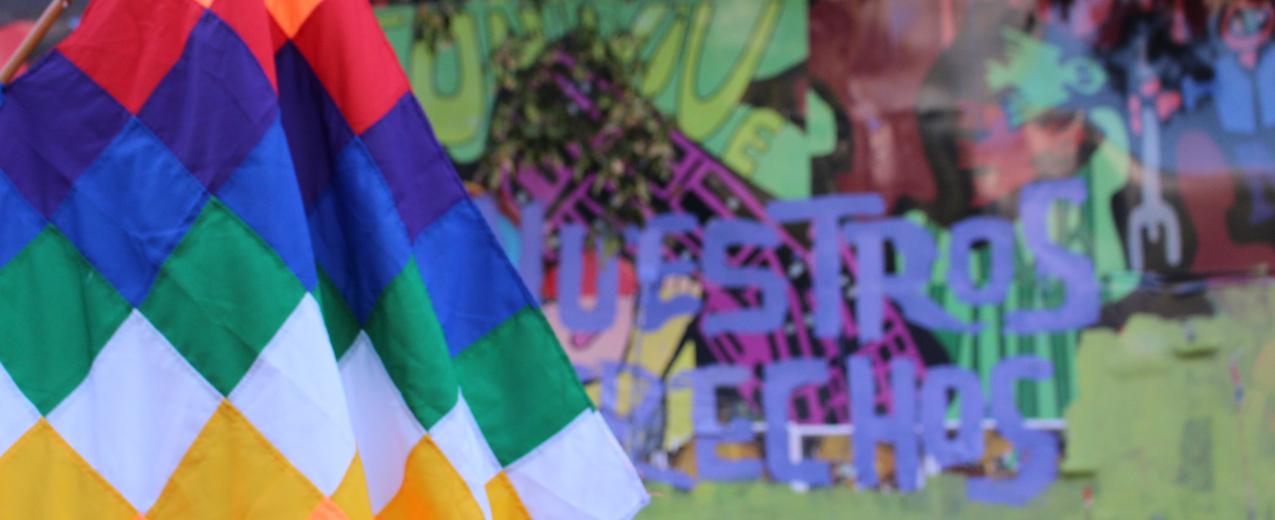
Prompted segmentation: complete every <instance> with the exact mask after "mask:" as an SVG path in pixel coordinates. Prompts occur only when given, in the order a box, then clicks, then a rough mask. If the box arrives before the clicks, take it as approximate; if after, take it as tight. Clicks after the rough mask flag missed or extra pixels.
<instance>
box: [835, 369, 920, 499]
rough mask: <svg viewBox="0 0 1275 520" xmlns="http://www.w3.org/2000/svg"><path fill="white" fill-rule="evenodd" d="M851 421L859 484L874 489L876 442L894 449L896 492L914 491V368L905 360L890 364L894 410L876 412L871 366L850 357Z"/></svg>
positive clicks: (916, 465)
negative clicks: (897, 489) (879, 413)
mask: <svg viewBox="0 0 1275 520" xmlns="http://www.w3.org/2000/svg"><path fill="white" fill-rule="evenodd" d="M847 364H848V365H849V366H848V367H847V371H848V372H849V376H850V420H851V421H852V423H853V425H854V434H853V435H852V436H851V438H852V439H851V440H852V443H853V444H854V471H855V475H856V477H857V478H858V481H859V485H860V486H863V487H866V488H875V487H877V486H878V485H880V482H879V480H878V477H877V468H876V460H877V443H888V444H891V445H893V446H894V466H895V468H896V469H895V475H898V477H897V478H898V482H897V484H898V487H899V490H901V491H904V492H909V491H916V489H917V469H918V468H919V467H920V460H921V446H920V439H918V438H917V435H916V367H914V366H913V365H912V362H911V361H909V360H906V359H895V360H893V361H891V362H890V392H891V396H892V397H893V400H892V401H893V402H894V410H892V411H891V413H888V414H884V415H878V414H877V413H876V409H875V408H876V391H875V390H876V389H875V386H876V385H874V384H873V377H872V366H871V362H870V361H868V358H866V357H864V356H850V360H849V362H848V363H847Z"/></svg>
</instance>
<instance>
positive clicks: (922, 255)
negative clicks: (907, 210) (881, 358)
mask: <svg viewBox="0 0 1275 520" xmlns="http://www.w3.org/2000/svg"><path fill="white" fill-rule="evenodd" d="M842 232H843V233H845V234H846V236H847V237H848V239H849V240H850V243H851V244H852V245H853V246H854V248H855V250H856V252H857V253H858V256H857V257H856V259H857V260H858V262H859V265H858V268H859V269H858V273H857V274H858V277H857V278H856V280H855V284H856V286H857V288H858V301H857V302H856V305H855V319H856V320H857V322H858V325H859V338H860V339H861V340H863V341H875V340H878V339H881V337H882V335H883V334H884V331H883V323H884V319H885V318H884V316H885V313H884V308H883V307H884V305H885V298H886V297H890V298H892V299H893V300H894V301H895V302H898V304H899V306H900V307H901V308H902V309H903V313H904V314H905V315H906V316H907V318H908V319H909V320H910V321H912V322H915V323H917V324H919V325H921V326H924V327H926V328H930V329H940V330H950V331H959V332H976V331H977V330H978V328H979V327H978V325H969V324H966V323H964V322H962V321H961V320H959V319H957V318H956V317H955V316H952V315H951V314H948V312H947V310H946V309H944V308H943V307H942V306H941V305H939V304H938V303H935V302H934V300H931V299H930V297H929V296H928V294H927V291H926V289H927V285H928V284H929V282H930V273H931V271H932V268H933V266H934V258H935V256H937V254H938V252H937V250H936V248H935V246H934V240H933V239H932V238H931V237H930V234H929V233H928V232H926V230H925V229H924V228H922V227H921V226H918V225H917V224H915V223H913V222H910V221H907V220H904V219H901V218H890V219H885V220H879V221H876V222H863V223H859V222H851V223H849V224H846V225H845V226H843V227H842ZM886 242H890V243H891V244H893V245H894V247H895V250H896V251H897V252H898V253H899V254H900V255H901V256H902V265H900V266H899V267H898V268H897V269H896V270H895V271H896V272H895V273H894V274H886V271H885V244H886ZM896 258H898V256H896Z"/></svg>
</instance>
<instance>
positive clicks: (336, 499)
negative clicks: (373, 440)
mask: <svg viewBox="0 0 1275 520" xmlns="http://www.w3.org/2000/svg"><path fill="white" fill-rule="evenodd" d="M331 501H332V503H333V504H334V505H336V506H337V507H339V508H340V509H341V512H343V513H345V516H346V517H347V518H349V519H350V520H372V503H371V501H369V500H368V497H367V477H366V476H365V475H364V473H363V459H360V458H359V456H358V454H357V453H356V454H355V455H354V460H353V461H352V462H350V469H348V470H346V472H345V478H344V479H341V484H340V485H338V486H337V487H336V492H335V493H332V500H331Z"/></svg>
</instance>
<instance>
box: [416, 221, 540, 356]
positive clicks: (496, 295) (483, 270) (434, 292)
mask: <svg viewBox="0 0 1275 520" xmlns="http://www.w3.org/2000/svg"><path fill="white" fill-rule="evenodd" d="M414 252H415V253H416V262H417V263H418V264H419V265H420V270H421V278H422V279H424V280H425V288H426V289H428V290H429V296H430V299H432V300H433V301H435V302H445V303H439V304H435V305H434V312H435V313H437V315H438V320H439V322H441V323H442V324H443V336H444V337H445V338H446V339H447V350H448V351H449V352H451V354H452V356H456V355H457V354H460V353H461V352H462V351H464V350H465V349H466V348H468V347H469V346H470V345H472V344H473V343H474V342H475V341H478V339H479V338H481V337H482V336H483V335H484V334H487V332H489V331H491V329H493V328H495V327H496V326H497V325H500V324H501V323H502V322H504V321H505V320H506V319H508V318H509V317H510V316H513V315H514V313H516V312H518V311H520V310H522V309H523V308H524V307H527V306H528V305H531V302H532V299H531V296H530V295H529V294H528V293H527V289H526V288H525V287H523V285H522V279H521V278H519V277H518V273H517V272H516V271H514V269H513V266H512V265H510V264H509V260H508V258H506V257H505V252H504V251H503V250H501V249H500V247H499V246H498V245H497V244H496V238H495V236H493V235H492V234H491V230H489V229H487V224H486V223H485V222H483V217H482V214H481V213H479V212H478V210H477V209H476V208H475V207H474V204H473V202H471V201H470V200H469V198H468V197H466V198H463V199H461V200H460V201H459V202H457V203H456V204H453V205H452V207H451V208H450V209H448V210H447V212H446V213H443V215H442V216H441V217H439V218H438V219H437V220H435V221H434V223H433V224H431V225H430V226H429V227H427V228H425V231H424V232H423V233H421V236H420V237H419V238H417V239H416V244H415V247H414Z"/></svg>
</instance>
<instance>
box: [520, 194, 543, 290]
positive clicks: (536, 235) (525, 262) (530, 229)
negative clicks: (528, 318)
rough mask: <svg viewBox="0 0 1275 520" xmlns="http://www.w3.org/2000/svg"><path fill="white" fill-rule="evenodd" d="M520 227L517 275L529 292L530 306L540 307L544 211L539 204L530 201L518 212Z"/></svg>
mask: <svg viewBox="0 0 1275 520" xmlns="http://www.w3.org/2000/svg"><path fill="white" fill-rule="evenodd" d="M519 213H520V214H521V215H522V225H521V226H519V227H518V238H519V243H520V245H519V247H518V253H519V255H518V274H520V275H522V283H523V285H525V286H526V287H527V289H528V290H529V291H530V295H531V304H532V305H540V290H541V286H542V285H543V283H544V282H543V280H544V271H545V264H544V258H543V255H544V240H543V237H544V235H543V233H544V227H545V209H544V206H541V205H540V203H539V202H535V201H531V202H529V203H527V204H525V205H523V206H522V208H521V209H520V210H519Z"/></svg>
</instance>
